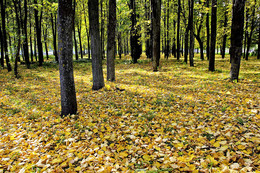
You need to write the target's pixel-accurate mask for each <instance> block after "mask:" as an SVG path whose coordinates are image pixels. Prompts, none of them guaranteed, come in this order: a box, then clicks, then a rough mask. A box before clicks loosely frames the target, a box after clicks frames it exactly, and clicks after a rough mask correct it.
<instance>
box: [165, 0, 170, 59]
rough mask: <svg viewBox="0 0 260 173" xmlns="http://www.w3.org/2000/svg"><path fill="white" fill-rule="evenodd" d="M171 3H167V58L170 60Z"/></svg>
mask: <svg viewBox="0 0 260 173" xmlns="http://www.w3.org/2000/svg"><path fill="white" fill-rule="evenodd" d="M169 4H170V1H169V0H168V2H167V19H166V22H167V25H166V54H165V56H166V58H167V59H168V58H169V55H170V38H169V29H170V28H169V27H170V23H169V19H170V7H169Z"/></svg>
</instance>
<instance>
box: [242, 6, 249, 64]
mask: <svg viewBox="0 0 260 173" xmlns="http://www.w3.org/2000/svg"><path fill="white" fill-rule="evenodd" d="M245 8H246V7H245ZM248 18H249V8H247V9H246V26H245V37H244V51H243V58H244V59H245V58H246V43H247V40H248V21H249V20H248Z"/></svg>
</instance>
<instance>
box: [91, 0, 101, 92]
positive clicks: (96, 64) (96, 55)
mask: <svg viewBox="0 0 260 173" xmlns="http://www.w3.org/2000/svg"><path fill="white" fill-rule="evenodd" d="M88 8H89V10H88V11H89V30H90V36H91V54H92V74H93V87H92V89H93V90H99V89H101V88H103V87H104V85H105V84H104V77H103V69H102V55H101V54H102V52H101V40H100V32H99V14H98V1H97V0H89V1H88Z"/></svg>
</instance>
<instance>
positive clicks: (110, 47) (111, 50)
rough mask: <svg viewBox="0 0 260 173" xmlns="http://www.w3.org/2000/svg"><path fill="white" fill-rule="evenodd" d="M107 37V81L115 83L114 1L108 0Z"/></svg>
mask: <svg viewBox="0 0 260 173" xmlns="http://www.w3.org/2000/svg"><path fill="white" fill-rule="evenodd" d="M107 36H108V37H107V80H108V81H115V60H114V59H115V54H116V53H115V45H116V42H115V38H116V0H109V16H108V25H107Z"/></svg>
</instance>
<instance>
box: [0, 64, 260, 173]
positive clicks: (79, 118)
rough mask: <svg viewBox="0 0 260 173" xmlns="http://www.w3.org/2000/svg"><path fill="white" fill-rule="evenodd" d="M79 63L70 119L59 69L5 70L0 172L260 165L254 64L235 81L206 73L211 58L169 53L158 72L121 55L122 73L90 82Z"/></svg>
mask: <svg viewBox="0 0 260 173" xmlns="http://www.w3.org/2000/svg"><path fill="white" fill-rule="evenodd" d="M227 61H228V60H227ZM227 61H226V62H227ZM226 62H219V63H220V64H219V65H221V66H223V67H222V68H223V69H227V68H228V67H227V66H226V64H228V63H226ZM243 63H246V62H243ZM255 64H256V65H254V66H253V65H252V66H250V67H247V68H248V70H255V69H257V68H258V67H259V62H255ZM242 65H243V64H242ZM75 66H76V70H75V79H76V80H75V81H76V87H77V99H78V106H79V113H78V115H72V116H68V117H65V118H64V119H62V118H60V117H59V102H60V100H59V93H58V91H59V80H58V71H57V70H56V71H55V70H53V71H52V72H50V71H49V69H45V68H36V69H30V70H24V71H23V72H22V73H21V75H22V76H24V77H23V78H21V79H19V80H17V79H14V78H12V77H11V74H6V73H5V72H4V73H0V82H1V84H2V83H3V84H4V85H2V87H1V88H0V119H1V121H0V172H1V171H2V172H4V171H9V172H21V173H22V172H44V171H46V172H55V171H56V172H62V171H64V172H73V171H74V172H75V171H77V172H84V171H86V172H87V171H88V172H127V171H128V172H134V171H139V172H148V171H165V172H166V171H168V172H184V171H186V172H210V171H211V172H220V171H222V172H230V171H231V170H233V171H240V172H257V170H259V169H260V162H259V151H260V148H259V145H260V135H259V126H260V121H259V119H260V117H259V100H260V99H259V87H258V83H257V82H259V79H256V78H252V77H253V75H252V76H250V74H252V73H248V74H247V73H245V74H244V79H243V80H242V81H241V82H240V83H236V84H233V83H230V82H227V81H226V80H224V79H225V78H227V77H228V72H223V73H222V75H219V72H216V73H210V74H207V72H206V69H207V68H206V61H205V62H198V64H197V66H198V67H195V68H188V67H187V66H186V65H185V64H182V63H180V62H176V61H173V60H168V61H166V60H165V61H164V60H163V61H162V69H161V70H162V72H160V73H153V72H150V71H151V64H150V62H145V63H140V64H135V65H133V64H131V65H129V64H120V63H118V64H117V69H118V70H117V71H116V76H117V81H116V82H115V83H111V82H106V83H107V84H106V87H105V88H104V89H102V90H100V91H92V90H91V85H92V84H91V81H90V79H91V77H90V75H91V72H90V68H89V66H90V65H89V64H84V66H83V65H82V64H81V66H79V64H75ZM247 66H248V64H247ZM82 67H84V70H83V68H82ZM86 69H88V70H87V74H86ZM242 69H243V68H242ZM243 70H245V69H243ZM1 72H2V71H1ZM242 76H243V73H242ZM254 77H255V75H254ZM35 79H37V80H35ZM253 80H254V81H256V82H253Z"/></svg>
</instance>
